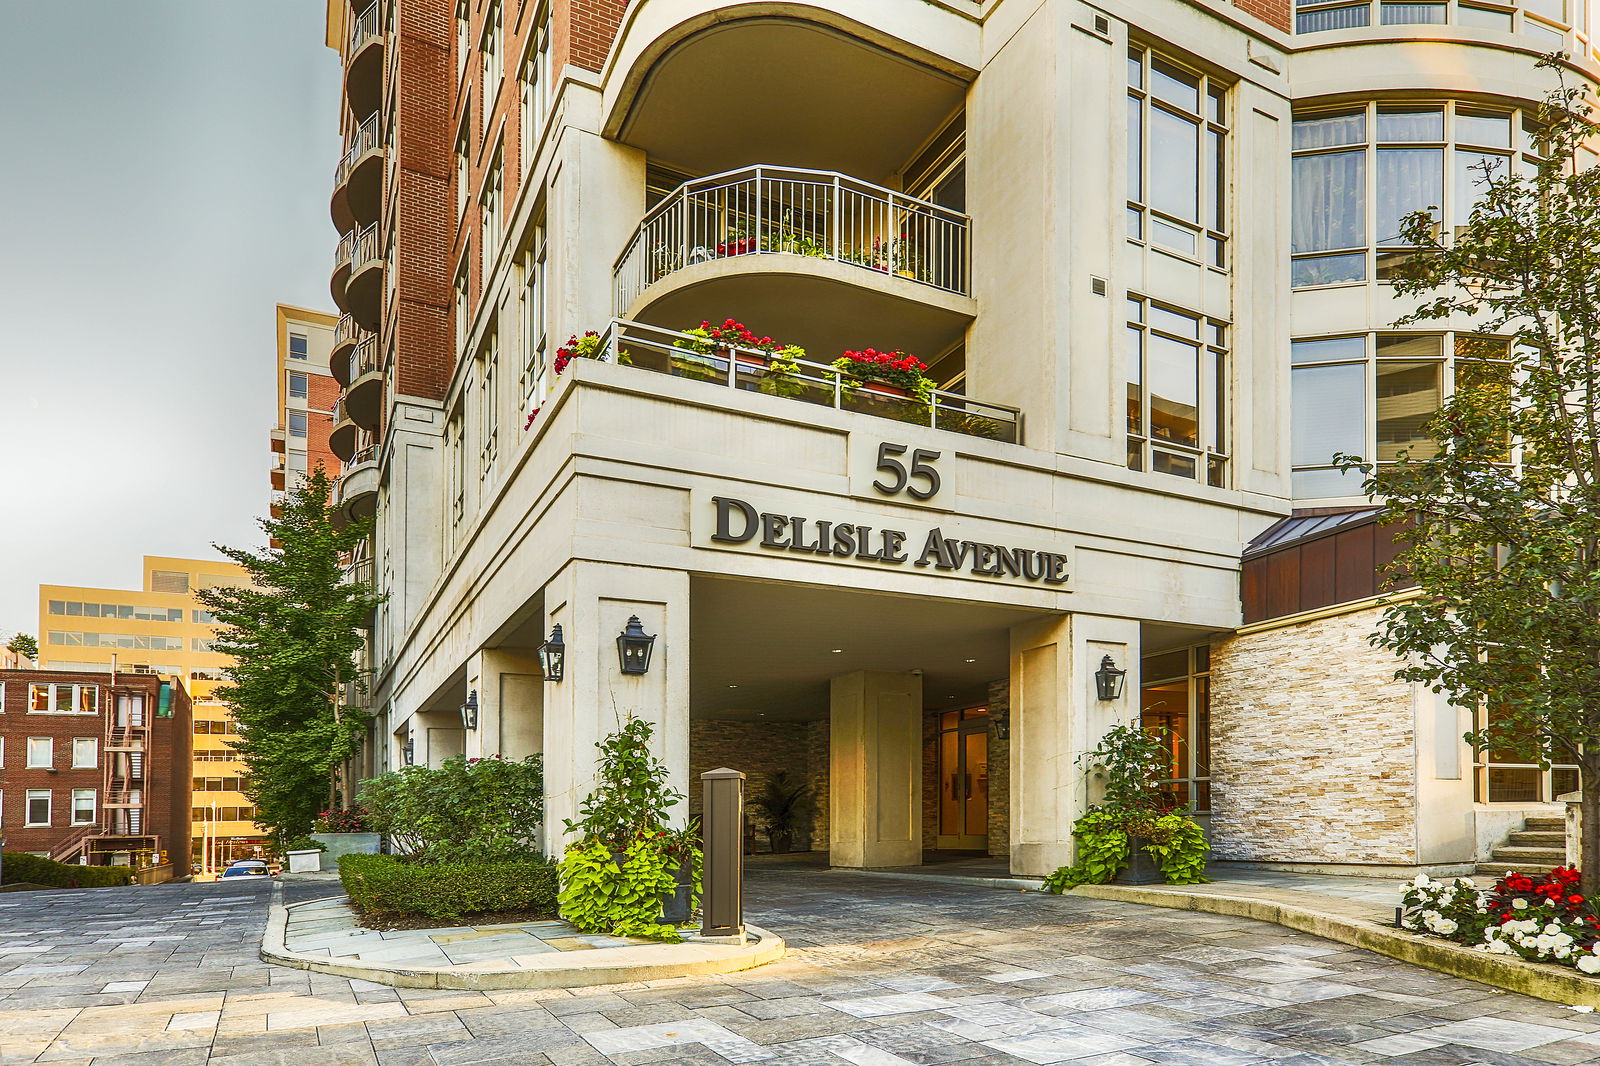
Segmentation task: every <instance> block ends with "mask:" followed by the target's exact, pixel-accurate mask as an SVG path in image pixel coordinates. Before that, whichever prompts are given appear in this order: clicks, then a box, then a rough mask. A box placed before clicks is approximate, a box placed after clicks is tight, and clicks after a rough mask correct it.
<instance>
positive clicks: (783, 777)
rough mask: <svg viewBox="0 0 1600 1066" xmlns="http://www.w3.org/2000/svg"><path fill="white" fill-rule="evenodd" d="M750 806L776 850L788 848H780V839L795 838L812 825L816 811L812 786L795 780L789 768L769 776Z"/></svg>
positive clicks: (753, 797)
mask: <svg viewBox="0 0 1600 1066" xmlns="http://www.w3.org/2000/svg"><path fill="white" fill-rule="evenodd" d="M749 807H750V810H751V811H752V812H753V813H754V814H755V815H756V817H757V818H759V819H760V820H761V823H762V825H763V826H764V827H765V828H766V830H767V833H768V835H769V836H771V837H772V840H773V850H774V851H787V850H788V848H787V847H784V848H779V847H778V841H779V838H780V837H783V838H792V837H793V836H794V834H795V832H796V831H797V830H799V829H802V828H805V827H807V826H809V825H810V824H811V819H812V817H813V816H814V815H815V814H816V801H815V800H814V799H813V798H812V794H811V786H810V785H807V784H805V783H803V782H800V781H794V780H791V779H790V777H789V772H788V771H787V770H779V771H777V772H776V773H774V774H773V775H772V776H771V777H769V778H767V781H766V784H765V785H763V786H762V789H761V791H760V792H757V793H756V794H755V795H754V796H752V797H751V798H750V801H749Z"/></svg>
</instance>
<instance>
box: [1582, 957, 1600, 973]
mask: <svg viewBox="0 0 1600 1066" xmlns="http://www.w3.org/2000/svg"><path fill="white" fill-rule="evenodd" d="M1578 969H1580V970H1582V971H1583V972H1584V973H1600V955H1580V956H1579V957H1578Z"/></svg>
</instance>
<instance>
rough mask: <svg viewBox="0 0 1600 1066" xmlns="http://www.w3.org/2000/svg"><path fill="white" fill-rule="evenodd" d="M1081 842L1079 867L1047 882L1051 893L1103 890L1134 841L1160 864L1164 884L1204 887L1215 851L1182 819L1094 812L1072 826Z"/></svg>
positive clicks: (1057, 873) (1066, 869)
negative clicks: (1081, 887)
mask: <svg viewBox="0 0 1600 1066" xmlns="http://www.w3.org/2000/svg"><path fill="white" fill-rule="evenodd" d="M1072 835H1073V838H1074V839H1075V840H1077V842H1078V861H1077V862H1075V863H1073V864H1072V865H1071V866H1063V867H1061V868H1060V869H1058V870H1056V871H1055V872H1054V873H1052V874H1051V875H1050V876H1049V877H1046V878H1045V880H1044V890H1045V891H1047V892H1056V893H1060V892H1064V891H1066V890H1067V889H1069V888H1076V887H1077V886H1079V885H1103V884H1105V883H1106V882H1107V881H1110V880H1111V879H1112V878H1113V877H1115V876H1117V873H1118V872H1119V871H1120V870H1121V869H1122V868H1123V867H1124V866H1126V865H1128V859H1129V856H1130V851H1131V849H1132V847H1133V841H1134V840H1135V839H1138V840H1140V841H1142V846H1143V848H1144V851H1145V853H1146V854H1147V855H1149V856H1150V857H1151V858H1152V859H1154V860H1155V861H1156V866H1157V867H1159V868H1160V870H1161V878H1162V880H1163V881H1165V882H1166V883H1167V884H1169V885H1198V884H1204V883H1205V882H1206V881H1207V880H1208V878H1207V877H1206V876H1205V869H1206V855H1207V854H1208V853H1209V852H1210V850H1211V845H1210V844H1208V843H1207V842H1206V836H1205V832H1204V831H1203V830H1202V829H1201V828H1200V827H1199V826H1198V825H1196V824H1195V823H1194V822H1193V821H1192V820H1190V819H1189V818H1186V817H1184V816H1183V815H1181V814H1162V815H1156V816H1154V817H1151V816H1148V815H1143V816H1141V815H1135V816H1133V817H1131V818H1130V816H1129V815H1128V813H1127V812H1124V811H1116V810H1110V809H1107V808H1105V807H1091V808H1090V809H1089V811H1088V812H1087V813H1086V814H1084V816H1083V817H1082V818H1079V819H1078V820H1077V821H1076V822H1074V823H1073V825H1072Z"/></svg>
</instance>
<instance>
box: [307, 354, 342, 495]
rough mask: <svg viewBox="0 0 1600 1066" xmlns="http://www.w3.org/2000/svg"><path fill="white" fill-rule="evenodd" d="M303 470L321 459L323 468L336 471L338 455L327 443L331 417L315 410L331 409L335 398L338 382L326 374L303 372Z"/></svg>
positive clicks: (336, 474)
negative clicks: (305, 411)
mask: <svg viewBox="0 0 1600 1066" xmlns="http://www.w3.org/2000/svg"><path fill="white" fill-rule="evenodd" d="M306 391H307V393H308V396H307V397H306V407H307V408H308V409H309V410H308V411H307V413H306V470H307V471H311V470H315V469H316V468H317V464H318V463H321V464H322V466H323V469H325V470H327V472H328V473H329V474H330V475H333V476H335V477H337V476H338V473H339V457H338V456H337V455H334V454H333V452H332V450H331V449H329V447H328V434H329V433H332V432H333V417H332V416H331V415H325V414H319V413H318V412H321V411H331V410H332V409H333V404H334V401H335V400H337V399H338V398H339V383H338V382H337V381H335V380H333V378H332V377H331V376H329V375H327V374H307V375H306Z"/></svg>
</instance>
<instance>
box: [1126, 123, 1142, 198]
mask: <svg viewBox="0 0 1600 1066" xmlns="http://www.w3.org/2000/svg"><path fill="white" fill-rule="evenodd" d="M1143 160H1144V103H1143V101H1141V100H1140V99H1139V98H1138V97H1135V96H1130V97H1128V199H1130V200H1133V201H1135V202H1136V203H1143V202H1144V169H1143V167H1144V162H1143Z"/></svg>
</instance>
